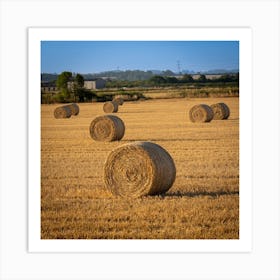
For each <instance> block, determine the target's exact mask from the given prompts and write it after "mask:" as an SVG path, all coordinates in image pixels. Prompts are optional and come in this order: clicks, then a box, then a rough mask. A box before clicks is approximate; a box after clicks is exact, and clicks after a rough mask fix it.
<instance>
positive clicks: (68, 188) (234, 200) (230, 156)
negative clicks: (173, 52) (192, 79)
mask: <svg viewBox="0 0 280 280" xmlns="http://www.w3.org/2000/svg"><path fill="white" fill-rule="evenodd" d="M217 102H224V103H226V104H227V105H228V106H229V108H230V111H231V115H230V117H229V119H228V120H223V121H221V120H220V121H217V120H216V121H212V122H210V123H201V124H198V123H191V122H190V121H189V118H188V111H189V109H190V108H191V107H192V106H193V105H195V104H200V103H204V104H208V105H211V104H213V103H217ZM78 105H79V107H80V113H79V115H78V116H72V117H71V118H69V119H55V118H54V117H53V111H54V109H55V108H56V107H57V106H58V105H42V106H41V238H42V239H128V238H129V239H238V238H239V99H238V98H237V97H231V98H203V99H198V98H190V99H187V98H180V99H163V100H160V99H156V100H146V101H137V102H136V101H134V102H125V103H124V105H123V106H120V107H119V112H118V113H116V115H117V116H119V117H120V118H121V119H122V120H123V121H124V123H125V127H126V131H125V135H124V137H123V139H122V140H121V141H118V142H110V143H103V142H95V141H93V140H92V139H91V137H90V135H89V125H90V122H91V121H92V120H93V118H95V117H96V116H98V115H103V114H104V113H103V110H102V106H103V104H102V103H87V104H85V103H81V104H78ZM133 141H152V142H155V143H157V144H159V145H161V146H162V147H163V148H164V149H166V150H167V151H168V152H169V154H170V155H171V156H172V158H173V159H174V161H175V165H176V170H177V176H176V180H175V183H174V185H173V186H172V188H171V189H170V190H169V191H168V192H167V193H166V194H165V195H161V196H149V197H143V198H138V199H124V198H115V197H112V196H111V194H110V193H109V192H108V191H106V189H105V187H104V183H103V166H104V162H105V160H106V158H107V156H108V154H109V153H110V151H111V150H112V149H114V148H116V147H118V146H120V145H122V144H124V143H131V142H133Z"/></svg>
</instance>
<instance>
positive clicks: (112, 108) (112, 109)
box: [103, 101, 119, 113]
mask: <svg viewBox="0 0 280 280" xmlns="http://www.w3.org/2000/svg"><path fill="white" fill-rule="evenodd" d="M118 107H119V106H118V103H117V102H114V101H107V102H105V103H104V105H103V111H104V112H105V113H116V112H118Z"/></svg>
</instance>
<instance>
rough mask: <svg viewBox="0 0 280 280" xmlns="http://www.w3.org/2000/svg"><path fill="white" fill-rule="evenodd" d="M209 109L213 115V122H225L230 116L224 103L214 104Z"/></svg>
mask: <svg viewBox="0 0 280 280" xmlns="http://www.w3.org/2000/svg"><path fill="white" fill-rule="evenodd" d="M210 107H211V109H212V110H213V113H214V117H213V119H214V120H225V119H227V118H228V117H229V115H230V110H229V107H228V106H227V105H226V104H225V103H216V104H213V105H211V106H210Z"/></svg>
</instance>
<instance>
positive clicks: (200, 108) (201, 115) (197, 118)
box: [189, 104, 214, 122]
mask: <svg viewBox="0 0 280 280" xmlns="http://www.w3.org/2000/svg"><path fill="white" fill-rule="evenodd" d="M213 116H214V114H213V111H212V109H211V107H209V106H208V105H205V104H199V105H195V106H193V107H192V108H191V109H190V111H189V117H190V120H191V121H192V122H210V121H211V120H212V119H213Z"/></svg>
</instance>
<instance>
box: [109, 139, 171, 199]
mask: <svg viewBox="0 0 280 280" xmlns="http://www.w3.org/2000/svg"><path fill="white" fill-rule="evenodd" d="M175 176H176V168H175V164H174V161H173V159H172V157H171V156H170V155H169V153H168V152H167V151H166V150H164V149H163V148H162V147H161V146H159V145H157V144H155V143H152V142H134V143H130V144H125V145H122V146H120V147H118V148H116V149H115V150H113V151H112V152H111V153H110V154H109V156H108V157H107V160H106V162H105V166H104V183H105V185H106V187H107V189H108V190H109V191H110V192H111V193H112V194H113V195H116V196H122V197H141V196H144V195H156V194H162V193H165V192H167V191H168V190H169V189H170V188H171V186H172V184H173V183H174V181H175Z"/></svg>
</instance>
